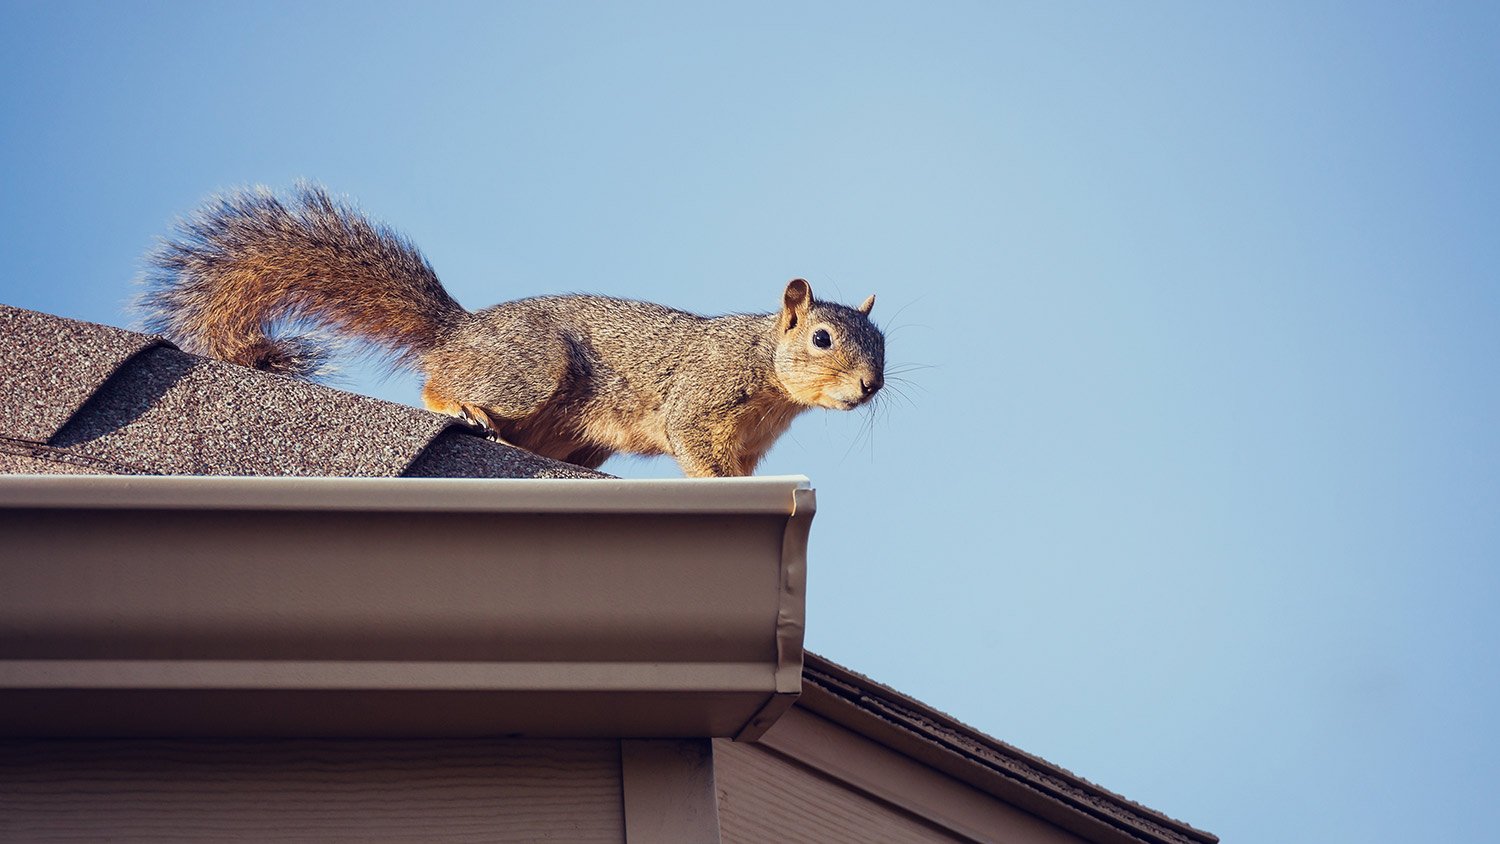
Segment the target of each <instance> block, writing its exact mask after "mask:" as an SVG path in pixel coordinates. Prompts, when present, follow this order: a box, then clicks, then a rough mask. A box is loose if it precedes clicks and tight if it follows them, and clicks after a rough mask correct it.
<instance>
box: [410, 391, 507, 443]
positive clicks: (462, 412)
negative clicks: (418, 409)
mask: <svg viewBox="0 0 1500 844" xmlns="http://www.w3.org/2000/svg"><path fill="white" fill-rule="evenodd" d="M422 404H424V405H426V406H427V409H428V410H430V411H432V412H433V413H441V414H443V415H445V416H456V417H458V418H459V419H462V420H463V421H464V422H467V423H468V424H469V426H470V427H472V428H474V429H475V430H476V431H478V432H480V433H481V434H483V435H484V436H485V438H486V439H490V440H494V441H495V442H497V443H504V444H505V445H508V446H515V443H512V442H508V441H506V439H505V438H504V437H502V436H501V435H500V423H499V422H498V421H496V420H495V418H494V417H493V416H491V415H490V412H489V411H487V410H485V409H484V408H482V407H480V406H479V405H477V404H470V403H468V402H461V401H455V400H453V399H449V398H444V397H442V396H439V395H437V394H436V393H434V392H433V391H432V390H430V389H426V388H424V389H423V390H422Z"/></svg>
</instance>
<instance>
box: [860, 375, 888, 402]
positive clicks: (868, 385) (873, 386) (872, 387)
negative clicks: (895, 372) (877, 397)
mask: <svg viewBox="0 0 1500 844" xmlns="http://www.w3.org/2000/svg"><path fill="white" fill-rule="evenodd" d="M882 383H883V379H881V377H880V376H879V375H877V376H875V377H874V378H872V379H871V380H869V381H866V380H865V379H863V378H861V379H859V391H860V392H861V393H863V394H864V395H865V396H866V397H869V396H871V395H873V394H874V393H875V391H876V390H878V389H880V385H881V384H882Z"/></svg>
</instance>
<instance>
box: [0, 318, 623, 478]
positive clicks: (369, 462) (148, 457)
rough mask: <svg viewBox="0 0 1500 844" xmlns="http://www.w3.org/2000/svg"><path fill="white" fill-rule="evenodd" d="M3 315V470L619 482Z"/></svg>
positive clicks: (243, 371) (433, 421)
mask: <svg viewBox="0 0 1500 844" xmlns="http://www.w3.org/2000/svg"><path fill="white" fill-rule="evenodd" d="M0 318H3V319H5V320H6V322H5V325H6V326H8V327H11V328H15V329H16V330H15V331H13V332H6V333H5V334H3V335H0V372H4V373H9V375H8V376H7V377H6V379H5V380H4V381H3V382H0V385H3V386H0V408H3V410H0V458H3V459H0V471H10V472H15V471H30V472H36V471H44V472H47V471H50V472H58V473H61V472H68V473H74V472H103V473H109V474H147V475H177V474H194V475H336V476H369V477H380V476H396V475H407V476H420V477H503V478H537V477H548V478H597V477H606V476H604V475H601V474H599V473H597V472H593V471H590V470H587V469H583V468H580V467H578V466H572V465H570V464H567V463H560V462H558V461H555V460H549V459H547V458H544V457H540V456H538V455H535V454H532V453H531V452H527V451H524V450H521V449H517V448H512V447H510V446H505V445H500V444H498V443H492V442H489V441H487V440H485V439H482V438H480V437H478V436H475V435H474V434H472V433H470V432H469V430H468V429H467V428H466V427H465V426H463V425H462V424H461V423H458V422H456V421H455V420H453V419H451V418H449V417H446V416H440V415H438V414H435V413H430V412H428V411H425V410H418V409H416V408H413V407H407V406H405V405H399V404H393V403H391V402H385V401H380V400H378V399H373V398H369V397H366V396H359V395H354V394H352V393H347V392H344V391H342V390H335V389H331V388H329V387H323V386H320V385H317V384H310V383H307V382H305V381H297V380H294V379H290V378H285V377H282V376H278V375H271V374H268V373H265V372H260V371H257V370H253V369H247V368H245V367H242V366H235V365H232V364H227V363H223V362H221V361H216V360H210V359H207V358H202V357H197V356H195V355H189V354H186V353H184V352H181V351H179V350H177V349H175V348H173V347H171V346H170V345H168V344H165V343H164V341H162V340H161V339H160V338H155V337H150V336H147V335H142V334H135V333H132V332H127V331H121V330H120V329H116V328H109V327H106V326H100V325H93V324H91V323H81V322H75V321H72V320H65V319H61V318H58V317H53V316H48V315H46V314H38V313H35V312H31V311H22V310H20V309H17V308H10V307H4V310H3V312H0ZM49 351H50V354H49ZM48 467H50V468H48Z"/></svg>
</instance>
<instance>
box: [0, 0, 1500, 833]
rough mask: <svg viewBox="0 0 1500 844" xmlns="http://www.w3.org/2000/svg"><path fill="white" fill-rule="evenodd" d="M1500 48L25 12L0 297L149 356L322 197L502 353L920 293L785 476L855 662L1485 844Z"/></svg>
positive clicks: (1258, 807)
mask: <svg viewBox="0 0 1500 844" xmlns="http://www.w3.org/2000/svg"><path fill="white" fill-rule="evenodd" d="M1497 10H1500V6H1496V5H1493V4H1463V3H1456V4H1446V5H1438V6H1432V5H1430V4H1415V3H1412V4H1389V3H1346V4H1340V3H1326V2H1314V3H1306V2H1299V3H1256V4H1244V5H1242V6H1240V7H1229V6H1228V5H1227V4H1194V3H1179V4H1155V3H1149V4H1123V5H1114V6H1106V5H1101V4H1071V3H1047V4H1040V3H1037V4H1031V3H1028V4H1008V3H975V4H967V3H937V4H916V3H906V4H889V3H868V2H863V3H815V4H776V3H772V4H755V5H754V6H753V7H750V6H747V7H743V8H725V7H724V4H687V3H683V4H663V3H630V4H603V3H569V4H544V3H531V4H502V3H482V4H458V3H446V4H445V3H437V4H379V3H368V2H361V3H328V2H322V3H256V4H228V3H185V2H183V3H160V2H158V3H149V2H132V3H70V2H44V3H43V2H16V0H0V17H3V20H0V153H3V157H0V161H3V183H0V184H3V187H0V238H3V244H4V249H3V254H4V255H5V258H6V270H5V276H4V278H3V279H0V301H4V302H6V303H9V304H14V305H20V306H23V307H29V308H35V309H38V310H44V311H49V312H52V313H56V314H61V315H65V316H69V317H77V318H82V319H90V320H95V321H99V322H104V323H110V324H116V325H123V324H128V322H129V320H130V317H129V316H128V314H126V313H125V312H124V310H123V304H124V303H125V302H126V300H127V299H128V298H129V296H130V295H131V291H132V288H131V280H132V278H133V277H134V276H135V275H136V273H137V272H138V270H139V268H140V256H141V254H142V253H144V252H145V251H146V250H147V249H148V248H149V247H150V246H151V244H152V240H153V238H154V237H156V236H158V235H159V234H161V233H163V232H164V231H166V229H167V228H168V226H169V224H170V222H171V220H172V219H173V218H174V217H175V216H177V215H179V214H183V213H186V212H188V211H190V210H191V209H192V208H193V207H194V206H195V205H197V204H198V203H199V202H200V201H201V200H202V199H203V198H204V197H205V196H207V195H208V194H211V193H213V192H214V191H218V190H222V189H226V188H231V187H234V186H237V185H242V184H249V183H264V184H268V185H272V186H278V187H286V186H289V185H291V184H292V183H293V182H294V181H295V180H297V179H299V178H312V179H316V180H319V181H321V182H322V183H324V184H326V185H327V186H329V187H330V188H331V189H333V190H335V191H337V192H341V193H345V194H348V195H349V196H350V197H352V198H353V199H355V200H356V201H357V202H358V203H359V204H360V205H361V206H362V207H363V208H364V209H365V210H366V211H367V212H369V213H370V214H372V215H374V216H376V217H378V218H380V219H383V220H385V221H386V222H388V223H390V224H392V225H394V226H395V227H397V228H399V229H401V230H403V231H405V232H406V233H407V234H408V235H410V236H411V238H412V239H413V240H414V241H415V242H416V243H418V244H419V245H420V246H421V247H422V249H423V250H424V251H425V253H426V254H427V256H428V258H429V259H430V260H431V262H432V263H433V265H434V266H435V268H436V269H437V271H438V273H439V275H440V276H441V277H442V278H443V279H444V281H445V283H446V284H447V285H448V286H449V288H450V289H451V290H452V292H453V293H454V295H455V296H456V297H457V298H458V299H459V301H460V302H462V303H464V304H465V305H467V306H469V307H481V306H485V305H489V304H492V303H494V302H497V301H501V300H504V299H510V298H516V297H520V296H525V295H532V294H538V293H550V292H560V291H590V292H598V293H608V294H613V295H621V296H628V297H633V298H641V299H648V300H653V301H659V302H663V303H666V304H670V305H674V306H677V307H681V308H686V309H690V310H695V311H698V312H702V313H722V312H728V311H768V310H771V309H772V308H773V307H774V306H775V305H776V303H777V301H778V297H779V293H780V290H781V287H782V285H784V283H785V282H786V280H787V279H789V278H791V277H793V276H806V277H807V278H809V279H810V280H811V281H812V283H813V286H814V289H815V291H816V293H817V294H818V295H820V296H823V297H829V298H836V299H842V300H844V301H846V302H851V303H853V302H858V301H859V300H860V299H862V298H864V296H865V295H867V294H868V293H871V292H875V293H878V294H879V297H880V300H879V304H878V305H877V306H876V309H875V313H874V316H875V317H876V318H877V320H878V321H880V322H882V324H883V325H885V326H886V328H887V330H888V332H889V358H890V359H891V361H892V363H893V365H894V364H906V365H916V366H919V367H920V368H914V369H913V370H912V371H910V372H909V373H908V374H907V375H906V379H907V382H906V383H905V385H904V386H903V395H901V396H897V395H894V394H892V395H891V396H889V399H888V400H887V401H886V402H885V403H884V404H883V406H882V407H881V408H880V409H879V410H878V411H877V412H876V413H875V414H873V415H869V414H861V413H855V414H836V413H832V412H812V413H809V414H807V415H805V416H804V417H803V418H801V419H800V420H799V421H798V422H797V423H796V424H795V425H794V426H793V428H792V431H791V432H790V434H789V435H788V436H787V437H786V438H784V439H783V441H782V442H781V443H780V445H779V446H778V447H777V448H776V449H775V451H773V452H772V454H771V456H770V457H769V458H768V460H767V461H766V463H765V465H764V466H763V467H762V471H763V472H765V473H800V474H806V475H808V476H810V477H811V478H812V479H813V482H814V484H815V485H816V487H817V488H818V492H819V513H818V516H817V519H816V522H815V524H814V528H813V546H812V561H811V581H812V582H811V594H810V598H809V614H810V620H809V629H808V645H809V647H810V648H812V649H814V650H817V651H819V652H821V653H823V654H825V655H827V656H829V657H831V658H833V659H835V660H837V661H840V662H843V663H845V664H848V665H849V666H851V667H853V668H855V669H857V670H859V671H862V672H865V673H867V674H869V675H871V676H873V677H875V678H877V679H879V680H882V681H884V682H887V683H890V684H892V685H894V686H896V687H898V688H900V689H902V690H903V691H906V692H908V693H911V694H913V695H915V696H917V697H919V698H921V699H923V700H925V701H927V702H929V703H931V704H932V705H934V706H936V707H938V708H940V709H942V710H945V711H947V712H949V713H951V714H953V715H955V716H957V717H959V718H961V719H963V720H965V721H967V722H969V723H971V724H974V725H975V726H977V727H979V728H981V729H983V730H985V731H987V732H989V733H991V734H993V735H995V736H997V737H999V738H1001V739H1004V740H1006V741H1009V742H1012V743H1014V744H1017V745H1019V746H1020V747H1022V748H1024V749H1026V750H1028V751H1030V752H1033V753H1036V754H1038V755H1041V756H1043V757H1045V758H1048V759H1051V760H1053V761H1055V762H1057V763H1059V764H1062V765H1064V766H1066V767H1068V768H1070V769H1072V770H1074V771H1075V772H1076V773H1079V774H1080V775H1083V776H1085V777H1088V778H1090V779H1093V780H1095V781H1096V782H1099V783H1101V784H1103V785H1105V786H1107V787H1109V788H1112V789H1114V790H1116V791H1119V792H1121V793H1123V794H1125V795H1127V796H1129V797H1131V798H1133V799H1136V800H1139V801H1141V802H1144V803H1146V804H1148V805H1151V806H1153V807H1156V808H1159V809H1161V810H1163V811H1165V812H1167V813H1169V814H1172V815H1174V816H1178V817H1181V818H1183V819H1184V820H1187V821H1189V822H1191V823H1194V824H1195V825H1198V826H1201V827H1204V828H1207V829H1209V830H1211V831H1213V832H1216V833H1218V834H1220V835H1221V836H1223V837H1224V838H1225V839H1226V840H1233V841H1268V842H1272V841H1274V842H1290V841H1319V842H1322V841H1409V840H1481V839H1483V838H1484V837H1485V836H1487V835H1488V834H1491V833H1492V831H1493V829H1494V827H1495V825H1496V824H1497V823H1500V808H1497V807H1500V803H1497V801H1495V800H1494V792H1495V788H1496V786H1497V783H1500V761H1497V760H1500V736H1497V732H1496V726H1495V713H1497V712H1500V679H1497V675H1500V672H1497V670H1496V663H1497V657H1500V653H1497V652H1500V629H1497V622H1496V620H1495V618H1496V615H1497V613H1496V611H1495V606H1496V603H1497V599H1500V574H1497V562H1500V447H1497V437H1496V436H1495V431H1496V427H1497V426H1496V423H1497V415H1500V376H1497V371H1500V366H1497V364H1500V274H1497V270H1496V267H1497V266H1500V237H1497V234H1500V152H1497V150H1500V106H1497V102H1500V100H1497V99H1496V92H1497V91H1500V62H1497V59H1496V50H1495V45H1496V44H1497V43H1500V11H1497ZM349 387H350V388H351V389H356V390H359V391H363V392H371V393H374V394H376V395H380V396H382V397H386V398H390V399H393V400H397V401H407V402H414V401H415V400H416V395H417V394H416V389H417V388H416V384H415V381H414V380H412V379H410V378H408V377H396V378H389V379H385V380H380V379H376V378H374V377H373V376H370V375H369V374H368V373H364V374H360V375H358V376H357V377H356V379H355V380H354V381H353V382H352V383H351V384H350V385H349ZM605 468H606V469H607V470H609V471H613V472H616V473H618V474H621V475H625V476H628V477H663V476H668V477H670V476H675V475H676V474H677V472H676V469H675V467H674V466H673V465H672V464H671V463H670V462H668V461H664V460H660V459H657V460H643V459H632V460H616V461H614V462H612V463H610V464H608V465H607V466H606V467H605Z"/></svg>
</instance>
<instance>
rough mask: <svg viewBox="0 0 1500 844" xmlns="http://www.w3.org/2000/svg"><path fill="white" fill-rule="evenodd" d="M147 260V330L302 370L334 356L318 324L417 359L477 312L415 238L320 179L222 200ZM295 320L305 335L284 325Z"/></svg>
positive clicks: (189, 347) (212, 351)
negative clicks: (442, 279)
mask: <svg viewBox="0 0 1500 844" xmlns="http://www.w3.org/2000/svg"><path fill="white" fill-rule="evenodd" d="M146 260H147V270H146V274H145V279H144V281H145V285H146V290H145V291H144V292H143V293H142V294H141V295H140V297H139V299H138V300H137V302H136V308H137V311H138V313H139V314H140V315H141V318H142V321H143V322H144V323H145V327H146V329H147V330H149V331H153V332H156V333H159V334H163V335H165V336H166V337H167V338H168V339H169V340H171V341H173V342H174V343H176V344H177V345H178V346H180V347H181V348H182V349H183V350H184V351H189V352H193V353H196V354H204V355H210V356H212V357H216V358H220V359H222V360H227V361H230V362H232V363H239V364H244V365H246V366H253V367H256V368H258V369H264V370H268V371H271V372H280V373H283V374H287V375H293V376H297V377H312V376H315V375H317V374H319V370H320V369H321V367H322V366H323V364H324V362H325V361H326V358H327V355H328V343H327V341H326V340H320V339H318V337H317V334H316V330H317V329H323V330H325V331H332V332H334V333H335V334H337V335H339V336H344V337H350V338H354V339H359V340H364V341H368V342H370V343H372V344H374V345H375V346H376V347H377V348H378V349H380V350H381V351H384V352H387V353H390V354H391V355H393V356H394V357H395V359H396V360H398V361H400V362H405V363H412V362H414V359H415V358H416V357H417V356H419V355H420V354H421V353H423V352H425V351H427V350H428V349H430V348H432V346H433V345H434V344H435V343H436V342H437V341H438V338H439V337H441V336H442V334H443V333H444V332H445V331H447V330H448V329H450V328H452V327H453V326H455V325H457V324H458V323H459V322H461V321H462V320H463V319H464V318H465V317H466V316H467V312H466V311H465V310H464V309H463V308H462V307H461V306H460V305H459V304H458V302H456V301H454V299H453V297H452V296H449V295H448V291H447V290H445V289H443V286H442V284H440V283H439V282H438V279H437V274H436V273H434V272H433V271H432V267H431V266H430V265H429V264H428V263H427V259H426V258H424V257H422V253H421V252H419V251H418V250H417V249H416V247H414V246H412V245H411V243H410V242H408V241H407V240H406V238H404V237H402V236H401V235H399V234H397V233H396V232H394V231H392V230H390V229H388V228H386V227H384V226H382V225H379V224H377V223H374V222H372V221H371V220H369V219H368V218H366V217H365V216H363V215H362V214H360V213H359V212H358V211H356V210H354V209H353V208H351V207H349V206H347V205H343V204H340V203H339V202H336V201H335V200H333V199H332V198H330V197H329V195H328V193H327V192H326V191H325V190H324V189H323V188H321V187H319V186H317V185H313V184H306V183H303V184H299V185H298V186H297V188H296V190H295V193H294V196H293V198H292V201H290V202H288V203H285V204H284V203H283V202H282V201H281V200H280V199H278V198H277V197H276V195H275V194H274V193H272V191H271V190H270V189H269V188H264V187H255V188H248V189H242V190H237V191H233V192H231V193H228V194H225V195H222V196H219V197H217V198H215V199H214V200H211V201H210V202H209V203H208V204H207V205H205V206H204V207H203V208H202V209H200V210H199V211H198V213H197V214H196V215H195V216H193V217H192V218H190V219H186V220H183V221H181V222H180V223H179V225H178V227H177V231H176V232H175V234H174V236H172V237H169V238H167V239H165V240H164V241H163V242H162V243H161V244H160V245H159V246H158V247H157V248H156V249H155V250H154V251H153V252H152V253H151V254H150V255H148V256H147V259H146ZM290 326H301V327H302V333H300V334H295V333H294V334H287V333H284V332H282V331H278V330H277V329H278V328H279V327H290ZM308 329H312V331H311V332H309V331H308ZM289 330H293V331H294V330H295V329H294V328H291V329H289ZM275 335H280V336H275Z"/></svg>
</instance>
